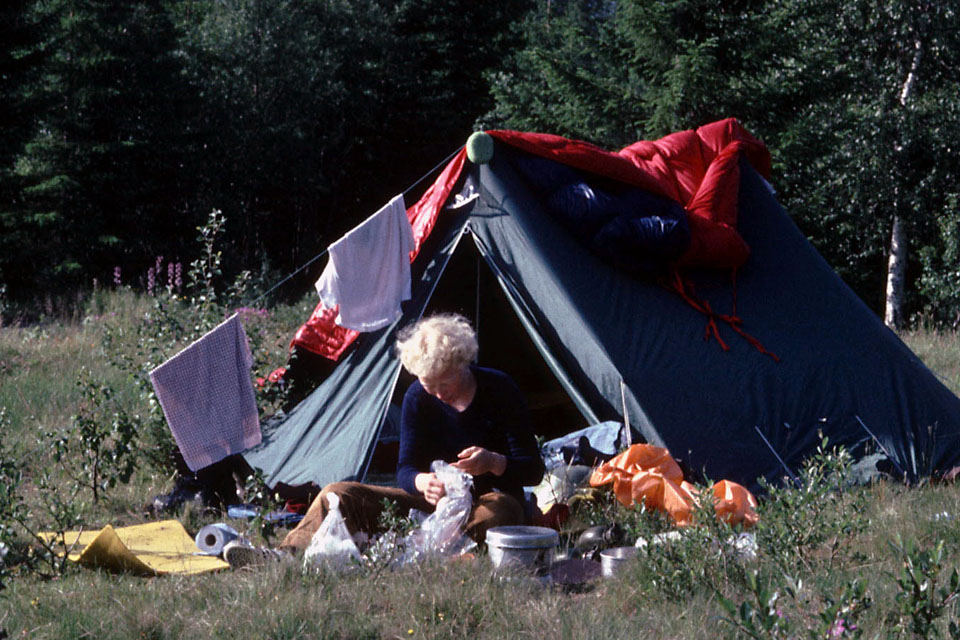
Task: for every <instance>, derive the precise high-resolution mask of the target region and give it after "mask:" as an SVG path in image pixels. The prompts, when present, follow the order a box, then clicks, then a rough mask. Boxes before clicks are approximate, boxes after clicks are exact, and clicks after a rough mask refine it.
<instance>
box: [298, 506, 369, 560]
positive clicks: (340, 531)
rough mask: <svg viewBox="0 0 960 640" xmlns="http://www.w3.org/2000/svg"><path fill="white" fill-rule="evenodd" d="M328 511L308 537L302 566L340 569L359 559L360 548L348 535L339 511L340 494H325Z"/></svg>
mask: <svg viewBox="0 0 960 640" xmlns="http://www.w3.org/2000/svg"><path fill="white" fill-rule="evenodd" d="M327 503H328V505H329V511H327V515H326V517H325V518H324V519H323V522H321V523H320V528H319V529H317V532H316V533H314V534H313V537H312V538H311V539H310V546H308V547H307V551H306V553H304V554H303V566H304V568H305V569H311V568H315V567H318V566H320V565H323V564H326V565H327V566H329V567H331V568H334V569H340V568H343V567H345V566H347V565H349V564H350V563H351V562H353V561H358V560H360V549H358V548H357V544H356V543H355V542H354V541H353V538H352V537H351V536H350V531H349V530H348V529H347V523H346V522H345V521H344V520H343V514H342V513H340V496H338V495H337V494H335V493H330V494H328V495H327Z"/></svg>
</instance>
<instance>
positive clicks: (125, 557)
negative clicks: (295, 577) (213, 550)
mask: <svg viewBox="0 0 960 640" xmlns="http://www.w3.org/2000/svg"><path fill="white" fill-rule="evenodd" d="M40 536H41V537H43V538H44V540H46V541H47V542H51V541H53V540H55V539H56V538H57V534H55V533H51V532H46V533H41V534H40ZM64 542H65V543H66V548H67V549H68V550H69V551H70V555H69V558H70V560H73V561H74V562H78V563H80V564H82V565H84V566H87V567H95V568H102V569H108V570H110V571H122V572H128V573H134V574H137V575H146V576H156V575H164V574H170V573H176V574H195V573H206V572H208V571H218V570H220V569H228V568H229V567H230V565H228V564H227V563H226V562H224V561H223V560H221V559H220V558H218V557H216V556H207V555H200V549H198V548H197V545H196V544H195V543H194V541H193V538H191V537H190V535H189V534H188V533H187V531H186V529H184V528H183V525H182V524H180V523H179V522H178V521H177V520H162V521H160V522H149V523H147V524H138V525H133V526H130V527H120V528H118V529H114V528H113V527H111V526H110V525H107V526H105V527H104V528H103V529H101V530H100V531H83V532H81V531H69V532H67V533H66V534H65V536H64ZM63 553H64V552H63V551H61V555H63Z"/></svg>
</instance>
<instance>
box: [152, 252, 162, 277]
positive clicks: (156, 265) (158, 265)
mask: <svg viewBox="0 0 960 640" xmlns="http://www.w3.org/2000/svg"><path fill="white" fill-rule="evenodd" d="M153 272H154V273H155V274H157V278H160V277H162V276H163V256H157V261H156V262H155V263H154V266H153Z"/></svg>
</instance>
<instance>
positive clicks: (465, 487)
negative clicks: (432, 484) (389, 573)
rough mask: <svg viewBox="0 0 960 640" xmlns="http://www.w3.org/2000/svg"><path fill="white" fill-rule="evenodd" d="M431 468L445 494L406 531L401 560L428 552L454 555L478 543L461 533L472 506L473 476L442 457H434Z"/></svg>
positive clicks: (422, 556) (411, 558) (406, 560)
mask: <svg viewBox="0 0 960 640" xmlns="http://www.w3.org/2000/svg"><path fill="white" fill-rule="evenodd" d="M430 470H431V471H432V472H433V473H435V474H437V478H438V479H439V480H440V481H441V482H442V483H443V487H444V489H445V495H444V496H443V497H442V498H440V501H439V502H437V508H436V509H435V510H434V512H433V513H431V514H430V515H429V516H427V517H426V519H424V521H423V522H422V523H421V524H420V526H419V527H417V528H416V529H414V530H413V531H411V532H410V533H409V534H408V535H407V538H406V540H404V548H405V553H404V557H403V560H402V562H410V561H411V560H416V559H420V558H424V557H427V556H456V555H460V554H463V553H466V552H467V551H469V550H470V549H472V548H473V547H475V546H477V543H476V542H474V541H473V540H471V539H470V538H468V537H467V536H466V535H464V533H463V529H464V526H465V525H466V524H467V520H468V519H469V517H470V511H471V509H473V496H472V495H471V494H470V489H472V488H473V476H471V475H470V474H468V473H464V472H463V471H460V470H459V469H455V468H453V467H451V466H450V465H449V464H447V463H446V462H444V461H442V460H434V461H433V464H431V465H430Z"/></svg>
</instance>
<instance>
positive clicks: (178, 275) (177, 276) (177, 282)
mask: <svg viewBox="0 0 960 640" xmlns="http://www.w3.org/2000/svg"><path fill="white" fill-rule="evenodd" d="M173 286H175V287H176V288H177V293H180V287H182V286H183V263H182V262H178V263H177V268H176V271H175V272H174V278H173Z"/></svg>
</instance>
